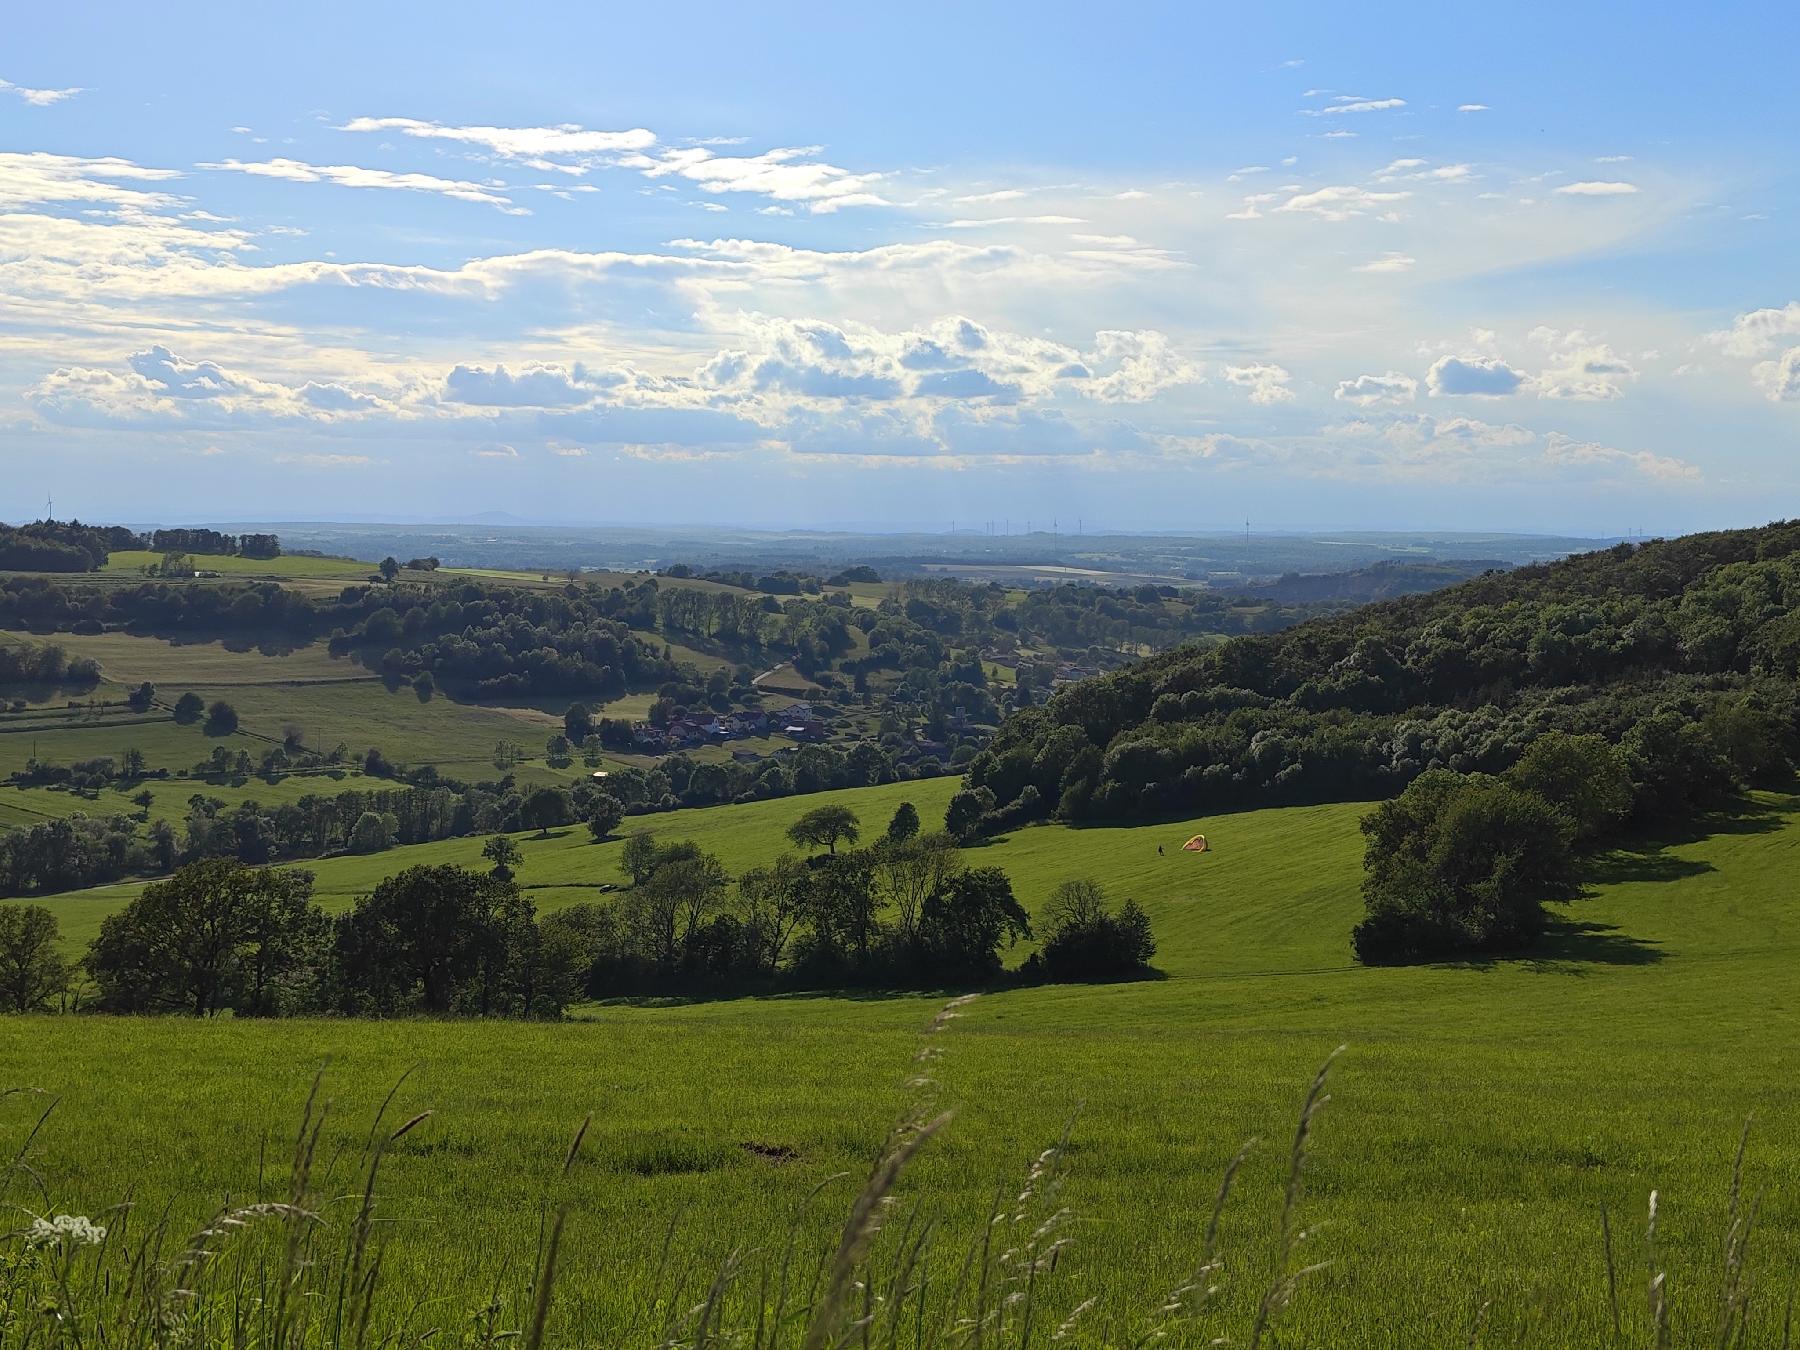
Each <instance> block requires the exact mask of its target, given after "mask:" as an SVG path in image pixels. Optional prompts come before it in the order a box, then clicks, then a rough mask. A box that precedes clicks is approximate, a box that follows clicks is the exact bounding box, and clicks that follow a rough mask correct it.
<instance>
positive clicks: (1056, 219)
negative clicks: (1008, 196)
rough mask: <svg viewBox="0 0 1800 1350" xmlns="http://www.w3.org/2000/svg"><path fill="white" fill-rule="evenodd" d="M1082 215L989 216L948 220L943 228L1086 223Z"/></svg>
mask: <svg viewBox="0 0 1800 1350" xmlns="http://www.w3.org/2000/svg"><path fill="white" fill-rule="evenodd" d="M1085 224H1087V221H1086V220H1085V219H1084V218H1082V217H1081V216H988V217H985V218H982V219H969V220H946V221H944V222H943V223H942V224H940V225H939V226H938V228H939V229H941V230H979V229H984V228H986V227H988V226H993V225H1085Z"/></svg>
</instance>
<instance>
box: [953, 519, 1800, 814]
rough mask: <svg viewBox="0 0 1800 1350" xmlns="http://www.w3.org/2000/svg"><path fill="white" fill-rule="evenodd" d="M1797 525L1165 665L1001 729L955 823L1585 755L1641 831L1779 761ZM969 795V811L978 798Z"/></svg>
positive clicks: (1093, 686) (1166, 657) (1548, 569)
mask: <svg viewBox="0 0 1800 1350" xmlns="http://www.w3.org/2000/svg"><path fill="white" fill-rule="evenodd" d="M1797 602H1800V523H1794V522H1786V523H1778V524H1772V525H1768V526H1765V527H1763V528H1760V529H1753V530H1733V531H1725V532H1720V533H1713V534H1698V535H1690V536H1686V537H1684V538H1680V539H1671V540H1660V541H1656V542H1652V543H1647V544H1642V545H1630V544H1621V545H1619V546H1617V547H1615V548H1612V549H1608V550H1606V551H1604V552H1599V553H1592V554H1585V555H1582V556H1579V557H1575V558H1571V559H1567V560H1565V561H1562V562H1556V563H1551V564H1547V565H1542V566H1534V567H1527V568H1522V569H1519V570H1517V571H1512V572H1505V573H1492V574H1488V575H1485V576H1482V577H1478V578H1475V579H1473V580H1470V581H1468V582H1465V583H1463V584H1462V585H1459V586H1455V587H1452V588H1449V589H1446V590H1440V591H1437V592H1434V593H1431V594H1427V595H1414V596H1407V597H1404V598H1400V599H1395V600H1390V601H1385V602H1382V603H1379V604H1373V605H1368V606H1365V607H1363V608H1361V609H1357V610H1354V611H1352V612H1349V613H1346V614H1343V615H1340V616H1334V617H1329V618H1322V619H1317V620H1315V621H1313V622H1310V623H1305V624H1302V625H1300V626H1298V627H1295V628H1291V629H1289V630H1287V631H1285V632H1282V633H1277V634H1267V635H1252V636H1244V637H1237V638H1234V639H1232V640H1230V641H1228V642H1225V643H1222V644H1219V645H1216V646H1214V647H1211V648H1208V649H1205V650H1200V649H1196V648H1194V647H1180V648H1175V649H1172V650H1169V651H1165V652H1162V653H1160V654H1158V655H1156V656H1152V657H1150V658H1148V659H1147V660H1144V661H1141V662H1138V663H1136V664H1134V665H1132V666H1130V667H1128V668H1126V669H1123V670H1120V671H1117V672H1114V673H1112V674H1109V675H1105V676H1102V677H1099V678H1096V679H1092V680H1086V681H1083V682H1081V683H1079V684H1076V685H1072V686H1069V687H1067V688H1065V689H1062V690H1060V691H1059V692H1058V693H1057V694H1056V695H1055V696H1054V697H1053V698H1051V699H1050V700H1049V701H1048V702H1047V703H1046V704H1045V705H1044V706H1043V707H1039V708H1032V709H1025V710H1022V711H1020V712H1019V713H1017V714H1016V715H1015V716H1014V717H1013V718H1012V719H1010V720H1009V721H1008V722H1007V723H1006V725H1005V726H1004V727H1003V728H1002V729H1001V731H1000V733H999V734H998V735H997V736H996V737H995V739H994V741H993V742H992V744H991V745H990V746H989V747H988V748H987V749H986V750H984V751H983V752H982V753H981V754H979V755H977V756H976V757H975V759H974V760H973V761H972V762H971V763H970V765H969V770H968V778H967V785H968V787H969V788H970V789H971V793H969V794H967V796H966V797H965V799H964V800H963V802H962V810H963V813H964V814H965V815H969V814H973V813H974V812H976V811H980V812H982V813H984V818H985V821H986V824H987V825H988V826H989V827H990V828H997V827H1003V826H1005V825H1009V824H1015V823H1020V822H1023V821H1027V820H1031V819H1036V818H1043V817H1048V816H1051V815H1055V816H1057V817H1059V818H1062V819H1067V820H1076V821H1079V820H1093V819H1110V820H1122V819H1133V818H1147V817H1152V816H1160V815H1170V814H1181V813H1192V812H1194V811H1196V810H1211V809H1218V808H1222V807H1226V806H1251V805H1261V804H1273V803H1291V802H1317V801H1331V800H1353V799H1363V798H1374V797H1386V796H1391V795H1393V794H1394V793H1396V792H1398V791H1400V790H1401V789H1402V788H1404V787H1405V786H1406V785H1407V784H1408V783H1409V782H1411V781H1412V780H1413V779H1414V778H1416V777H1417V776H1418V775H1419V774H1421V773H1423V772H1424V771H1425V770H1427V769H1431V768H1439V767H1441V768H1448V769H1452V770H1455V771H1458V772H1475V771H1484V772H1490V773H1492V772H1499V771H1502V770H1504V769H1506V768H1508V767H1510V766H1511V765H1512V764H1513V763H1514V762H1516V761H1517V759H1518V758H1519V756H1520V755H1521V754H1522V753H1523V751H1524V750H1525V749H1526V747H1527V746H1529V745H1530V744H1531V743H1532V741H1533V740H1535V739H1536V738H1538V737H1539V736H1541V735H1543V734H1544V733H1545V732H1548V731H1563V732H1568V733H1573V734H1584V733H1591V734H1597V735H1600V736H1603V737H1604V738H1605V739H1606V740H1608V741H1610V742H1612V743H1614V744H1616V745H1618V746H1620V748H1621V749H1622V750H1623V751H1624V752H1625V753H1626V755H1627V758H1628V759H1629V760H1630V761H1631V763H1632V764H1633V765H1634V767H1635V771H1636V773H1637V776H1638V780H1639V781H1638V801H1639V807H1640V810H1641V811H1642V812H1643V813H1644V814H1646V815H1658V816H1666V815H1669V814H1673V813H1678V812H1679V811H1680V810H1681V809H1682V807H1683V805H1684V804H1686V803H1690V802H1694V801H1698V800H1703V799H1705V798H1706V797H1707V796H1709V795H1711V794H1713V793H1716V792H1717V791H1719V790H1721V787H1722V786H1724V785H1728V784H1730V783H1733V782H1737V783H1743V782H1755V781H1758V780H1760V779H1763V778H1766V777H1768V776H1770V775H1773V774H1779V773H1782V772H1785V771H1787V770H1788V768H1789V766H1790V765H1791V764H1792V763H1793V762H1794V761H1795V760H1796V759H1800V733H1797V730H1796V728H1797V726H1800V694H1797V692H1796V685H1795V674H1796V671H1797V670H1800V612H1796V604H1797ZM990 794H991V796H990Z"/></svg>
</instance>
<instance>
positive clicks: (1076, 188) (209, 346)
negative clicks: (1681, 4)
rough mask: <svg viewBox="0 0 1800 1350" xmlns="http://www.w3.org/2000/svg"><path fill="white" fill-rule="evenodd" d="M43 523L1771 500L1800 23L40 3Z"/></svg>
mask: <svg viewBox="0 0 1800 1350" xmlns="http://www.w3.org/2000/svg"><path fill="white" fill-rule="evenodd" d="M8 36H9V41H8V42H7V43H6V44H5V46H4V48H0V467H3V468H4V471H5V472H4V484H5V486H4V489H0V493H3V496H0V516H5V517H8V518H15V519H16V518H20V517H22V516H25V515H28V514H31V513H32V512H33V511H34V510H36V509H38V508H39V507H40V505H41V503H42V501H43V499H44V497H45V496H46V494H48V493H52V492H53V493H54V494H55V496H56V500H57V509H58V512H59V514H68V513H70V512H79V513H81V514H83V515H85V516H92V517H108V518H124V519H134V520H140V519H169V520H172V519H203V518H227V517H235V518H251V517H254V518H274V519H279V518H299V517H332V516H344V517H362V518H367V517H371V516H375V517H380V516H390V517H406V518H416V517H436V518H457V517H464V518H466V517H467V516H469V515H470V514H473V513H476V512H481V511H491V510H504V511H508V512H511V513H513V514H515V515H519V516H523V517H528V518H542V519H555V520H585V521H595V522H633V523H637V522H642V523H658V522H661V523H717V524H733V525H770V526H773V525H857V526H863V527H877V528H879V527H884V526H886V527H893V528H900V527H918V526H924V527H945V526H948V525H949V524H950V522H952V521H956V522H957V523H958V524H959V525H970V524H975V523H978V522H982V521H986V520H990V519H992V520H999V519H1005V518H1009V517H1010V518H1011V519H1013V520H1014V521H1015V522H1018V521H1022V520H1024V519H1026V518H1031V519H1034V520H1039V521H1047V520H1050V519H1053V518H1055V519H1071V520H1072V519H1076V518H1081V519H1083V520H1084V521H1086V522H1087V523H1088V524H1089V526H1090V528H1091V527H1092V526H1094V525H1104V526H1111V527H1119V528H1146V529H1148V528H1163V529H1167V528H1182V527H1187V528H1206V527H1217V526H1222V525H1227V524H1230V523H1231V522H1241V521H1242V520H1243V519H1244V518H1246V517H1249V518H1251V519H1252V520H1253V521H1256V522H1258V523H1260V524H1262V525H1265V526H1267V527H1270V528H1274V527H1292V528H1305V527H1351V526H1360V527H1367V528H1408V527H1443V528H1449V527H1471V528H1512V529H1520V530H1534V529H1553V530H1570V531H1577V532H1581V533H1589V534H1603V533H1607V534H1610V533H1621V532H1623V531H1625V530H1628V529H1643V530H1652V531H1672V530H1681V529H1689V528H1697V527H1704V526H1713V525H1726V524H1743V523H1753V522H1758V521H1761V520H1764V519H1767V518H1769V517H1772V516H1779V515H1783V514H1791V513H1792V512H1793V510H1794V508H1793V505H1792V503H1793V502H1794V500H1795V495H1796V493H1795V490H1796V488H1800V468H1797V467H1796V451H1797V450H1800V267H1797V266H1796V264H1795V259H1796V257H1800V247H1797V245H1800V236H1797V233H1796V230H1795V226H1794V221H1795V210H1796V207H1797V206H1800V170H1797V169H1796V161H1795V157H1794V155H1793V151H1792V112H1791V93H1790V90H1791V80H1792V72H1791V64H1792V54H1793V52H1794V51H1795V50H1796V49H1797V48H1800V15H1797V14H1796V13H1795V11H1794V7H1793V6H1791V5H1773V4H1771V5H1742V6H1735V7H1733V9H1732V12H1731V21H1730V22H1729V23H1726V22H1720V21H1718V20H1717V19H1716V18H1714V17H1712V16H1710V15H1706V14H1702V13H1699V12H1692V13H1687V12H1683V13H1677V12H1672V11H1667V12H1664V11H1657V10H1647V9H1646V8H1644V7H1642V6H1632V7H1626V6H1622V5H1621V6H1597V5H1590V6H1570V5H1566V4H1561V5H1555V6H1549V5H1545V6H1522V7H1521V6H1515V7H1512V8H1510V9H1508V10H1506V11H1504V12H1499V11H1490V10H1471V9H1466V8H1465V9H1462V10H1458V9H1455V8H1445V7H1429V8H1428V7H1424V6H1406V7H1400V6H1369V5H1365V6H1357V7H1349V6H1310V5H1309V6H1301V5H1289V4H1265V5H1259V6H1248V7H1233V8H1223V7H1213V6H1204V7H1203V6H1199V5H1192V4H1187V5H1161V6H1156V5H1148V6H1147V5H1130V4H1114V5H1108V6H1104V7H1092V6H1084V7H1077V6H1073V5H1057V4H1039V5H1033V6H1030V7H1025V6H1017V7H1000V6H972V5H966V4H965V5H914V6H908V7H906V9H905V10H904V11H903V12H897V11H893V10H891V9H887V8H885V7H884V8H883V9H881V10H879V11H878V10H877V9H876V7H862V8H861V9H852V8H851V7H835V6H823V5H796V6H779V7H770V6H764V7H756V8H755V10H754V12H752V10H751V7H745V6H709V5H691V6H684V7H682V8H681V10H680V11H679V13H676V12H675V11H672V10H669V9H667V8H666V7H657V6H640V7H633V8H631V9H624V8H612V7H596V6H580V7H573V6H571V7H567V8H562V7H551V6H535V7H532V10H531V12H530V13H528V14H525V15H524V16H523V17H515V16H512V15H507V16H505V17H502V16H501V15H500V13H499V12H498V11H496V10H494V9H493V7H491V6H481V7H475V6H466V5H454V4H452V5H445V4H434V5H431V6H399V5H394V6H378V5H367V4H362V5H356V6H348V5H342V6H340V5H312V6H307V7H304V8H303V9H301V10H294V11H292V12H291V13H285V14H281V15H276V14H272V13H262V12H260V7H246V8H244V9H242V10H240V11H237V12H234V13H233V14H232V15H231V16H230V17H229V18H227V17H225V15H224V14H223V13H222V12H219V11H214V12H212V13H210V14H203V13H201V12H198V11H195V12H191V13H188V14H186V15H183V14H179V13H174V14H161V15H158V16H156V17H155V18H154V20H147V17H146V12H145V11H143V10H142V9H141V7H125V6H122V5H121V6H109V5H100V6H85V7H80V10H79V12H78V13H77V12H76V11H75V10H73V9H67V8H66V7H65V12H59V13H43V12H33V13H29V14H26V15H25V16H24V17H23V18H22V19H15V20H14V21H13V24H12V31H10V32H9V35H8Z"/></svg>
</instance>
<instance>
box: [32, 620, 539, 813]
mask: <svg viewBox="0 0 1800 1350" xmlns="http://www.w3.org/2000/svg"><path fill="white" fill-rule="evenodd" d="M56 643H57V645H59V646H61V647H62V648H63V649H64V650H65V651H67V652H68V653H69V655H70V656H88V657H92V658H93V659H94V660H96V661H98V662H99V663H100V668H101V673H102V675H103V677H104V683H103V686H102V693H103V694H104V695H105V696H109V697H120V696H122V694H123V691H125V690H127V689H129V688H131V687H132V686H135V685H136V684H138V683H139V682H140V681H142V680H150V681H152V682H153V683H155V685H156V686H157V694H158V699H159V701H160V702H162V703H164V704H171V703H173V702H174V700H175V699H176V698H178V697H180V695H181V694H183V693H185V692H187V691H189V690H192V691H193V692H194V693H196V694H199V695H200V696H201V697H202V698H203V699H205V700H206V701H207V702H208V703H211V702H212V701H213V700H214V699H224V700H225V701H226V702H228V703H230V704H231V705H232V707H234V708H236V709H237V711H238V715H239V718H240V719H241V721H240V726H241V730H240V732H239V734H238V735H237V736H235V737H229V738H226V739H227V741H228V742H229V748H231V749H234V750H235V749H237V748H239V747H240V746H241V747H242V748H244V749H247V750H249V751H250V753H251V755H252V757H253V758H254V757H258V756H260V755H261V754H263V753H264V752H265V751H267V750H268V748H269V747H270V745H272V744H276V743H279V742H280V741H281V739H282V737H283V735H284V733H285V732H286V730H287V728H289V727H299V728H300V729H301V731H302V732H303V739H304V743H305V744H306V746H307V747H308V748H313V747H318V748H320V749H324V750H329V749H331V748H332V747H333V746H334V745H337V744H339V743H342V744H344V745H346V746H348V747H349V749H350V750H351V751H352V752H353V753H355V754H359V755H360V754H361V753H363V752H364V751H366V750H367V749H369V747H371V746H378V747H379V748H380V749H381V751H382V753H384V754H385V755H387V757H388V758H389V759H391V760H395V761H398V762H401V763H405V764H411V765H419V764H436V765H439V766H440V767H441V768H443V769H444V771H445V772H447V773H450V774H451V775H452V776H454V777H464V778H475V777H480V776H491V775H492V773H493V772H494V771H493V767H492V765H491V764H490V763H489V760H490V759H491V756H492V752H493V747H494V745H495V744H496V743H497V742H499V741H502V740H506V741H512V742H514V743H516V744H518V745H520V746H522V747H523V748H524V750H525V752H526V754H528V755H540V756H541V755H542V753H543V748H544V741H545V738H546V737H548V736H549V735H550V733H551V732H553V731H558V730H561V728H562V718H561V717H560V716H556V717H553V716H551V715H550V714H549V713H546V712H541V711H538V710H536V709H530V708H494V707H487V706H484V705H481V704H472V703H460V702H457V701H455V700H453V699H451V698H448V697H446V696H445V695H443V694H441V693H440V694H436V695H434V696H433V697H431V698H430V699H427V700H421V699H420V698H419V697H418V696H417V695H416V694H415V693H414V692H413V691H412V689H411V688H410V687H408V686H406V685H401V686H399V687H398V688H396V689H393V690H390V689H389V688H388V687H387V686H386V685H385V684H384V683H383V682H382V681H381V679H380V677H379V676H377V675H375V674H373V673H371V672H370V671H369V670H367V669H366V668H364V667H363V666H361V665H358V664H357V663H356V662H354V661H351V660H348V659H345V658H336V657H333V656H331V654H330V653H329V652H328V651H327V650H326V648H325V645H324V644H323V643H312V644H309V645H307V646H304V647H300V648H297V649H293V650H281V649H276V648H272V647H268V648H262V649H258V648H256V647H246V646H244V645H242V644H234V645H231V646H227V645H226V644H224V643H219V642H171V641H169V640H167V639H164V638H156V637H132V636H129V635H127V634H124V633H105V634H97V635H94V636H91V637H83V636H79V635H76V634H69V633H64V634H58V635H57V637H56ZM119 711H120V712H122V711H123V710H119ZM109 716H110V714H109ZM5 726H6V721H5V719H4V718H0V772H6V771H9V770H11V769H14V768H19V767H23V765H24V762H25V760H26V759H28V758H29V757H30V754H31V747H30V741H31V739H32V738H31V737H30V736H29V735H26V734H24V733H14V734H4V729H5ZM216 740H217V738H214V737H210V736H207V735H206V734H205V733H204V731H203V730H202V728H201V727H199V726H186V727H178V726H176V725H175V724H174V723H172V722H164V723H163V724H162V725H161V726H160V727H152V726H146V727H143V728H138V727H132V728H128V729H127V728H89V727H85V726H83V725H81V724H80V723H79V722H71V723H70V724H69V726H68V727H67V728H66V729H61V730H57V731H55V732H53V733H45V734H41V735H40V736H39V737H38V753H39V754H40V755H41V756H42V757H43V758H45V759H47V760H52V761H54V762H56V763H60V764H68V763H72V762H74V761H75V760H77V759H83V758H88V757H90V756H92V755H96V754H110V755H116V754H117V753H118V752H119V751H121V750H123V749H124V748H125V747H126V746H127V745H136V746H137V747H138V748H139V749H141V750H142V751H143V752H144V754H145V756H146V758H147V759H148V760H149V761H150V764H151V767H153V768H155V767H168V768H179V769H185V768H189V767H191V766H192V765H193V764H195V763H197V762H198V761H200V760H202V759H204V758H205V757H206V756H207V755H209V754H210V753H211V752H212V748H213V745H214V744H215V743H216ZM14 761H16V763H15V762H14ZM484 766H485V767H484Z"/></svg>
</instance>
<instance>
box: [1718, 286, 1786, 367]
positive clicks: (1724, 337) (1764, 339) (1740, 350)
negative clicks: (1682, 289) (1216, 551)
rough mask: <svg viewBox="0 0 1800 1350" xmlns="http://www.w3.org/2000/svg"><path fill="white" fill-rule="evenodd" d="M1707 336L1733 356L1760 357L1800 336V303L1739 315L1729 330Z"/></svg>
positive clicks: (1754, 310)
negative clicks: (1785, 341) (1787, 339)
mask: <svg viewBox="0 0 1800 1350" xmlns="http://www.w3.org/2000/svg"><path fill="white" fill-rule="evenodd" d="M1708 336H1709V338H1710V340H1711V341H1713V342H1715V343H1717V344H1718V345H1719V346H1721V347H1723V348H1724V349H1725V351H1726V352H1727V353H1729V354H1730V355H1732V356H1761V355H1763V354H1764V353H1765V352H1767V351H1768V350H1769V349H1770V348H1771V347H1774V346H1778V345H1779V344H1780V343H1781V341H1782V340H1783V339H1784V338H1790V337H1800V300H1790V301H1788V302H1787V304H1785V305H1782V306H1781V307H1779V308H1775V309H1753V310H1751V311H1750V312H1749V313H1747V314H1740V315H1738V316H1737V318H1736V319H1734V320H1733V321H1732V324H1731V327H1730V328H1728V329H1726V330H1725V331H1724V332H1720V333H1712V334H1709V335H1708Z"/></svg>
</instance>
